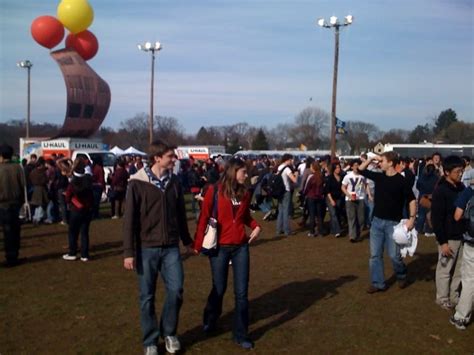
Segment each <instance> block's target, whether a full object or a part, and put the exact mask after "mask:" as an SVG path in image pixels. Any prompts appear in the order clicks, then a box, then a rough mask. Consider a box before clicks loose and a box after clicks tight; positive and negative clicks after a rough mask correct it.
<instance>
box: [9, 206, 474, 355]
mask: <svg viewBox="0 0 474 355" xmlns="http://www.w3.org/2000/svg"><path fill="white" fill-rule="evenodd" d="M256 216H257V218H261V215H260V214H258V213H257V214H256ZM189 225H190V227H191V229H192V230H194V221H193V220H190V222H189ZM262 225H263V229H264V231H263V234H262V236H261V238H260V240H259V241H257V243H255V245H253V246H252V248H251V281H250V294H249V299H250V313H251V318H250V335H251V337H252V338H253V339H254V340H255V345H256V348H255V350H254V352H255V353H259V354H260V353H262V354H274V353H295V354H309V353H311V354H312V353H326V354H333V353H351V354H352V353H364V354H365V353H379V354H380V353H382V354H386V353H396V354H402V353H449V354H451V353H472V352H473V350H474V345H473V344H474V341H473V339H474V337H473V335H474V326H472V325H471V326H470V327H469V328H468V330H466V331H464V332H462V331H458V330H456V329H455V328H454V327H453V326H452V325H451V324H449V322H448V319H449V315H450V314H449V313H448V312H446V311H444V310H442V309H440V308H439V307H438V306H436V305H435V303H434V294H435V287H434V280H433V277H434V267H435V263H436V244H435V241H434V239H432V238H425V237H421V238H420V245H419V248H418V251H417V255H416V257H414V258H408V259H407V262H408V264H409V265H408V268H409V279H410V286H409V287H408V288H406V289H404V290H399V289H398V287H397V286H396V284H393V285H392V287H390V289H389V290H388V291H387V292H385V293H381V294H374V295H368V294H366V293H365V289H366V287H367V286H368V285H369V281H368V240H367V239H365V240H364V241H363V242H361V243H357V244H350V243H349V242H348V239H347V238H340V239H335V238H334V237H332V236H327V237H324V238H316V239H310V238H308V237H306V233H304V232H299V233H297V234H296V235H295V236H293V237H290V238H285V237H275V236H274V235H273V234H274V225H275V222H262ZM66 230H67V228H66V227H64V226H60V225H53V226H40V227H37V228H33V227H32V226H31V225H27V226H24V227H23V231H22V234H23V241H22V250H21V254H22V256H24V257H27V258H28V260H27V262H26V263H25V264H23V265H20V266H18V267H15V268H9V269H7V268H0V283H1V286H0V353H1V354H2V355H5V354H19V353H25V354H33V353H50V354H59V353H61V354H62V353H85V354H89V353H116V354H124V353H127V354H140V353H141V351H142V348H141V341H140V339H141V336H140V328H139V313H138V311H139V310H138V292H137V279H136V276H135V275H134V273H133V272H127V271H125V270H124V269H123V267H122V258H121V221H120V220H108V219H103V220H99V221H96V222H94V223H92V227H91V256H92V258H93V260H92V261H91V262H89V263H82V262H80V261H76V262H66V261H63V260H62V259H60V257H61V255H62V254H63V253H65V252H66V246H67V237H66ZM391 273H392V269H391V265H389V263H388V262H387V261H386V277H387V278H390V275H391ZM230 280H231V278H230ZM392 281H393V280H392ZM158 289H159V292H158V302H157V308H158V310H159V309H160V307H161V303H162V299H163V287H162V283H161V282H160V286H159V287H158ZM209 290H210V272H209V265H208V262H207V259H206V258H205V257H193V258H189V259H187V260H186V261H185V301H184V305H183V308H182V311H181V318H180V325H179V335H180V338H181V340H182V343H183V345H184V347H185V352H188V353H191V354H195V353H203V354H229V353H241V352H242V351H241V350H240V349H239V348H238V347H237V346H235V345H234V344H233V343H232V342H231V341H230V337H231V332H230V330H231V324H232V309H233V294H232V293H233V291H232V282H230V283H229V288H228V291H227V295H226V298H225V303H224V311H223V316H222V318H221V320H220V323H219V331H218V332H217V334H216V335H215V336H214V337H212V338H205V337H204V336H203V333H202V331H201V314H202V310H203V307H204V304H205V301H206V297H207V294H208V292H209ZM161 350H162V351H164V347H163V345H161Z"/></svg>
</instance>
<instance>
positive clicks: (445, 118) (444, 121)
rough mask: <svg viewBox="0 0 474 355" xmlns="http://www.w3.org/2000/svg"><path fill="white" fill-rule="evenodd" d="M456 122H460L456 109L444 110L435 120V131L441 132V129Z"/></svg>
mask: <svg viewBox="0 0 474 355" xmlns="http://www.w3.org/2000/svg"><path fill="white" fill-rule="evenodd" d="M454 122H458V118H457V114H456V111H454V110H453V109H450V108H448V109H447V110H444V111H442V112H441V113H440V114H439V116H438V118H437V119H436V121H435V127H434V131H435V133H436V134H438V133H440V132H441V131H443V130H445V129H446V128H448V127H449V126H451V124H453V123H454Z"/></svg>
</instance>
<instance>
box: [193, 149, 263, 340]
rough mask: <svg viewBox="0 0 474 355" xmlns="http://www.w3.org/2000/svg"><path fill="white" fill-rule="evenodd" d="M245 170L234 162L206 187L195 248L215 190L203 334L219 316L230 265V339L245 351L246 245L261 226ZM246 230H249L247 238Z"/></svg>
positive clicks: (200, 244)
mask: <svg viewBox="0 0 474 355" xmlns="http://www.w3.org/2000/svg"><path fill="white" fill-rule="evenodd" d="M246 179H247V167H246V165H245V163H244V162H243V161H242V160H240V159H236V158H233V159H231V160H230V161H229V163H228V165H227V166H226V169H225V171H224V173H223V175H222V177H221V179H220V181H219V183H218V184H216V185H211V186H209V189H208V190H207V193H206V195H205V196H204V201H203V204H202V210H201V214H200V216H199V221H198V225H197V229H196V237H195V241H194V248H195V249H196V251H197V252H199V251H200V250H201V248H202V242H203V239H204V234H205V231H206V226H207V222H208V220H209V218H210V217H211V216H212V211H213V204H214V189H215V188H217V189H218V193H217V201H216V202H217V230H218V236H219V238H218V248H217V251H216V252H215V253H214V254H213V255H211V256H209V260H210V264H211V273H212V290H211V293H210V294H209V297H208V299H207V304H206V308H205V309H204V319H203V320H204V331H205V332H206V333H209V332H212V331H213V330H214V329H215V327H216V323H217V320H218V318H219V316H220V315H221V313H222V300H223V298H224V294H225V291H226V288H227V277H228V273H229V262H230V261H231V262H232V268H233V276H234V295H235V311H234V326H233V339H234V341H235V342H236V343H237V344H238V345H240V346H241V347H243V348H244V349H251V348H253V342H252V341H251V340H250V339H249V337H248V323H249V315H248V313H249V312H248V284H249V261H250V255H249V243H251V242H252V241H253V240H254V239H255V238H257V236H258V234H259V233H260V230H261V228H260V226H259V225H258V223H257V222H256V221H255V220H254V219H253V218H252V217H251V216H250V209H249V206H250V200H251V198H252V195H251V193H250V192H249V191H248V189H247V187H246V185H245V181H246ZM245 226H248V227H250V228H251V229H252V232H251V233H250V235H249V236H247V234H246V232H245Z"/></svg>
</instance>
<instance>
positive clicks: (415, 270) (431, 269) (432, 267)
mask: <svg viewBox="0 0 474 355" xmlns="http://www.w3.org/2000/svg"><path fill="white" fill-rule="evenodd" d="M437 263H438V253H426V254H416V257H415V258H414V259H413V261H412V262H411V263H409V264H408V281H409V282H412V281H416V280H418V281H433V280H434V279H435V273H436V264H437Z"/></svg>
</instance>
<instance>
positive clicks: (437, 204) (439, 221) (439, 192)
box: [431, 177, 465, 245]
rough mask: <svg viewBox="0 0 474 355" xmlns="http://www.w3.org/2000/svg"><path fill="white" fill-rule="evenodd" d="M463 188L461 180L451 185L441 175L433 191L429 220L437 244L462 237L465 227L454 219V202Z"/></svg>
mask: <svg viewBox="0 0 474 355" xmlns="http://www.w3.org/2000/svg"><path fill="white" fill-rule="evenodd" d="M463 190H464V185H463V184H462V183H461V182H459V183H456V184H455V185H453V184H451V183H450V182H449V181H447V180H446V178H444V177H442V178H441V179H440V180H439V182H438V185H437V186H436V188H435V190H434V191H433V197H432V203H431V221H432V224H433V231H434V232H435V234H436V240H437V241H438V243H439V245H442V244H445V243H447V242H448V240H461V239H462V235H463V233H464V231H465V227H464V225H463V223H462V222H460V221H458V222H456V221H455V220H454V211H455V209H456V207H455V205H454V202H455V201H456V198H457V196H458V194H459V193H460V192H461V191H463Z"/></svg>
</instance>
